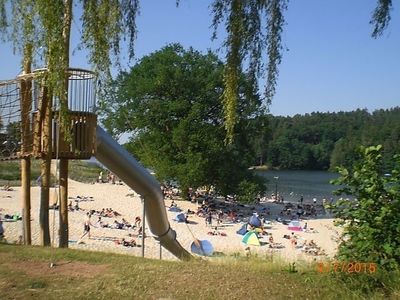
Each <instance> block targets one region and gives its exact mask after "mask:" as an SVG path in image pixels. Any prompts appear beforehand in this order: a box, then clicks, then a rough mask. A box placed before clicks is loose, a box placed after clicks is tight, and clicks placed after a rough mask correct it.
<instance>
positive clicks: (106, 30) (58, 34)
mask: <svg viewBox="0 0 400 300" xmlns="http://www.w3.org/2000/svg"><path fill="white" fill-rule="evenodd" d="M80 2H81V3H82V6H83V15H82V32H83V34H82V37H81V45H80V48H85V49H86V50H88V53H89V61H90V63H92V65H93V68H94V70H95V72H96V75H97V76H98V77H99V82H100V83H102V84H101V85H99V87H100V88H101V87H103V86H104V85H105V83H106V82H107V81H108V80H109V79H110V67H111V64H112V61H111V59H110V56H111V54H110V52H111V51H112V54H113V57H114V58H115V62H116V63H118V54H119V53H120V47H119V43H120V40H121V39H122V38H125V34H127V35H128V40H129V52H130V53H129V57H132V56H133V43H134V40H135V37H136V24H135V20H136V15H137V13H138V10H139V5H138V0H107V1H95V0H90V1H80ZM72 3H73V0H67V1H63V0H51V1H49V0H16V1H6V0H1V2H0V16H4V17H7V18H8V19H11V22H7V18H4V19H2V21H1V23H0V33H2V31H1V30H3V31H4V32H5V29H7V28H8V27H11V32H12V34H11V40H12V41H13V43H14V48H15V49H16V50H17V51H19V52H20V53H26V50H27V47H28V48H29V52H30V53H36V54H37V57H36V59H38V60H39V63H43V64H44V65H45V66H46V68H47V70H48V72H47V73H46V74H45V75H44V77H43V82H42V84H43V85H45V86H47V87H48V89H49V93H50V95H53V96H54V97H55V99H58V104H59V109H60V111H61V114H60V116H61V122H62V125H63V127H64V128H65V127H66V126H68V125H67V124H68V115H67V109H68V107H67V101H66V100H67V98H66V95H67V90H66V85H65V79H66V70H67V68H68V67H69V47H70V45H69V44H70V42H69V37H70V30H71V22H72V20H74V19H73V17H74V16H73V12H72ZM7 8H9V10H7ZM27 59H28V60H29V58H27ZM66 132H68V131H66Z"/></svg>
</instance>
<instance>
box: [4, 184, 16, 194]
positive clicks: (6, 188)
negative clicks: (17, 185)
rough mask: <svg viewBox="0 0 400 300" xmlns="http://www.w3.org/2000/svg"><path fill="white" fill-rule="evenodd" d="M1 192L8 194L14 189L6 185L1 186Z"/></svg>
mask: <svg viewBox="0 0 400 300" xmlns="http://www.w3.org/2000/svg"><path fill="white" fill-rule="evenodd" d="M3 190H4V191H6V192H10V191H13V190H14V189H13V188H12V187H10V186H9V185H8V184H6V185H4V186H3Z"/></svg>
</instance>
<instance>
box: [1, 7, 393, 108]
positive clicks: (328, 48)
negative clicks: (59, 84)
mask: <svg viewBox="0 0 400 300" xmlns="http://www.w3.org/2000/svg"><path fill="white" fill-rule="evenodd" d="M211 2H212V1H210V0H181V5H180V7H179V8H176V7H175V0H142V1H141V14H140V16H139V18H138V22H137V25H138V31H139V32H138V39H137V41H136V47H135V51H136V58H137V59H138V58H140V57H142V56H143V55H146V54H149V53H151V52H153V51H155V50H158V49H160V48H161V47H163V46H165V45H166V44H168V43H172V42H179V43H181V44H182V45H183V46H184V47H189V46H192V47H193V48H195V49H197V50H200V51H206V50H207V49H209V48H210V49H212V50H216V49H218V47H219V46H220V43H221V42H222V37H223V33H222V34H221V38H220V39H218V40H216V41H214V42H212V41H211V40H210V37H211V33H212V30H211V29H210V24H211V16H210V14H209V12H210V10H209V8H208V5H209V3H211ZM375 4H376V0H351V1H348V0H336V1H328V0H302V1H300V0H292V1H290V3H289V7H288V10H287V12H286V21H287V25H286V26H285V29H284V33H283V42H284V45H285V47H287V48H288V49H289V51H287V52H285V53H284V55H283V60H282V64H281V65H280V68H279V69H280V75H279V78H278V86H277V93H276V96H275V98H274V100H273V102H272V105H271V106H270V111H271V113H273V114H274V115H294V114H304V113H311V112H313V111H322V112H325V111H331V112H332V111H350V110H354V109H357V108H367V109H368V110H370V111H372V110H374V109H380V108H390V107H394V106H399V105H400V55H399V53H400V27H399V26H398V25H399V22H400V14H399V13H398V10H399V9H400V6H395V7H394V10H393V12H392V21H391V23H390V26H389V28H388V29H387V30H386V32H385V33H384V35H383V36H382V37H381V38H379V39H373V38H371V31H372V27H371V25H370V24H369V20H370V16H371V13H372V11H373V9H374V7H375ZM397 4H398V2H395V3H394V5H397ZM78 26H79V21H76V22H74V23H73V29H72V30H73V35H74V37H73V45H74V46H76V44H77V35H78V34H79V28H78ZM73 48H74V47H73ZM126 56H127V55H126V53H122V54H121V61H122V64H123V67H128V62H127V60H126ZM86 60H87V59H86V55H85V53H84V52H78V51H74V55H73V57H72V60H71V66H74V67H82V68H90V66H88V65H87V64H86ZM133 63H134V61H133V62H131V64H133ZM19 72H20V57H19V56H15V55H13V54H12V46H11V45H10V44H5V43H2V44H1V45H0V79H11V78H14V77H15V76H16V75H18V73H19ZM115 72H116V71H114V73H115Z"/></svg>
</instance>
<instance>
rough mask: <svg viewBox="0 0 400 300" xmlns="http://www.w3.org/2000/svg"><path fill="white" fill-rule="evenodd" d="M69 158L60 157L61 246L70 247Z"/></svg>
mask: <svg viewBox="0 0 400 300" xmlns="http://www.w3.org/2000/svg"><path fill="white" fill-rule="evenodd" d="M67 202H68V160H67V159H60V210H59V213H60V229H59V244H58V246H59V247H60V248H68V237H69V235H68V233H69V232H68V203H67Z"/></svg>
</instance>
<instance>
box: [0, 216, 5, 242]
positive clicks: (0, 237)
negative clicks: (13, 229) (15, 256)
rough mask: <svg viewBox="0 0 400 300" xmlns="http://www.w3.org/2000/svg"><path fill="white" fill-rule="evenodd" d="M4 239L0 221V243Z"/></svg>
mask: <svg viewBox="0 0 400 300" xmlns="http://www.w3.org/2000/svg"><path fill="white" fill-rule="evenodd" d="M3 238H4V227H3V221H2V220H0V241H2V240H3Z"/></svg>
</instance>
